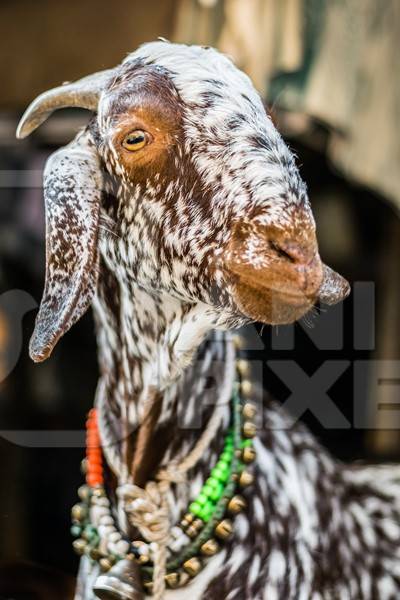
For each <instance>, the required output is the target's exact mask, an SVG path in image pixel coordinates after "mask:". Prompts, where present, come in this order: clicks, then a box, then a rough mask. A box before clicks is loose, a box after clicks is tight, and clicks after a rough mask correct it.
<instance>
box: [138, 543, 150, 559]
mask: <svg viewBox="0 0 400 600" xmlns="http://www.w3.org/2000/svg"><path fill="white" fill-rule="evenodd" d="M136 548H137V549H138V552H139V554H144V555H145V556H148V555H149V554H150V548H149V546H148V545H147V544H140V546H136Z"/></svg>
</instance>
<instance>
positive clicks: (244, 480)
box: [239, 470, 254, 487]
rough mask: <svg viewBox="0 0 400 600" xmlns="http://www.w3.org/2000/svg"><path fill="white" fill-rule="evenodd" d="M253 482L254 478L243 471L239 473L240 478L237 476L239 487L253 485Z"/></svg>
mask: <svg viewBox="0 0 400 600" xmlns="http://www.w3.org/2000/svg"><path fill="white" fill-rule="evenodd" d="M253 481H254V477H253V475H252V474H251V473H249V472H248V471H246V470H244V471H242V472H241V473H240V476H239V485H240V487H247V486H248V485H251V484H252V483H253Z"/></svg>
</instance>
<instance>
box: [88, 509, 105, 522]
mask: <svg viewBox="0 0 400 600" xmlns="http://www.w3.org/2000/svg"><path fill="white" fill-rule="evenodd" d="M104 516H109V512H108V509H107V508H106V507H105V506H92V507H91V508H90V520H91V521H92V523H93V525H98V524H99V523H100V519H101V517H104Z"/></svg>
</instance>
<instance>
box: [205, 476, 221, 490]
mask: <svg viewBox="0 0 400 600" xmlns="http://www.w3.org/2000/svg"><path fill="white" fill-rule="evenodd" d="M206 484H207V485H209V486H210V487H211V488H212V489H213V490H215V488H217V487H218V486H219V481H218V479H217V478H216V477H209V478H208V479H207V481H206Z"/></svg>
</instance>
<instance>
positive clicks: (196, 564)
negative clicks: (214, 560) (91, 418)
mask: <svg viewBox="0 0 400 600" xmlns="http://www.w3.org/2000/svg"><path fill="white" fill-rule="evenodd" d="M182 566H183V568H184V569H185V571H186V573H187V574H188V575H190V577H195V575H197V574H198V573H199V572H200V571H201V567H202V564H201V561H200V559H199V558H197V556H193V557H192V558H189V560H187V561H185V562H184V563H183V565H182Z"/></svg>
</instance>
